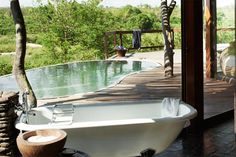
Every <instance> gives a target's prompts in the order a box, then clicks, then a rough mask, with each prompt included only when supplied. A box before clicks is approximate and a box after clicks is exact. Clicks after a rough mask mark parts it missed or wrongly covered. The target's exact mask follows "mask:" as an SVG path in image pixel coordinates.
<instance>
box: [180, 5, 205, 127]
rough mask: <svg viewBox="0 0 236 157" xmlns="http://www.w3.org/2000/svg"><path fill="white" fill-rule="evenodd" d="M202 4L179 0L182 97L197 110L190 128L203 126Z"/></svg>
mask: <svg viewBox="0 0 236 157" xmlns="http://www.w3.org/2000/svg"><path fill="white" fill-rule="evenodd" d="M202 10H203V5H202V1H199V0H191V1H190V0H181V23H182V25H181V27H182V99H183V101H185V102H186V103H188V104H190V105H192V106H193V107H194V108H196V109H197V111H198V116H197V117H196V118H195V119H194V120H193V121H191V128H192V130H201V129H202V128H203V119H204V116H203V115H204V111H203V104H204V103H203V35H202V34H203V16H202V15H203V11H202Z"/></svg>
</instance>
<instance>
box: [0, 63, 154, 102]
mask: <svg viewBox="0 0 236 157" xmlns="http://www.w3.org/2000/svg"><path fill="white" fill-rule="evenodd" d="M158 66H159V65H158V64H156V63H152V62H147V61H132V60H119V61H116V60H115V61H114V60H104V61H86V62H73V63H68V64H61V65H54V66H47V67H43V68H36V69H31V70H27V72H26V74H27V77H28V79H29V82H30V83H31V86H32V88H33V90H34V92H35V95H36V97H37V98H38V99H42V98H52V97H60V96H67V95H73V94H79V93H88V92H94V91H97V90H99V89H102V88H105V87H107V86H110V85H112V84H115V83H117V82H118V81H119V80H120V79H121V78H123V77H124V76H126V75H128V74H131V73H134V72H138V71H141V70H146V69H152V68H155V67H158ZM0 90H3V91H8V90H12V91H19V88H18V86H17V84H16V81H15V79H14V77H13V76H12V75H7V76H1V77H0Z"/></svg>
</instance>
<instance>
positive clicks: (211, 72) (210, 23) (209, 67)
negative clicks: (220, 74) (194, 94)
mask: <svg viewBox="0 0 236 157" xmlns="http://www.w3.org/2000/svg"><path fill="white" fill-rule="evenodd" d="M205 21H206V38H205V41H206V44H205V46H206V78H215V75H216V72H217V48H216V0H206V8H205Z"/></svg>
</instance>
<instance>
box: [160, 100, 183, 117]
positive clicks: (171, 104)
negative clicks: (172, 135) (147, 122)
mask: <svg viewBox="0 0 236 157" xmlns="http://www.w3.org/2000/svg"><path fill="white" fill-rule="evenodd" d="M179 104H180V99H175V98H164V99H163V100H162V104H161V105H162V108H161V115H162V117H175V116H177V115H178V111H179Z"/></svg>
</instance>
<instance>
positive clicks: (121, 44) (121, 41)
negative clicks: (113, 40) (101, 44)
mask: <svg viewBox="0 0 236 157" xmlns="http://www.w3.org/2000/svg"><path fill="white" fill-rule="evenodd" d="M120 46H123V40H122V33H121V32H120Z"/></svg>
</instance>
